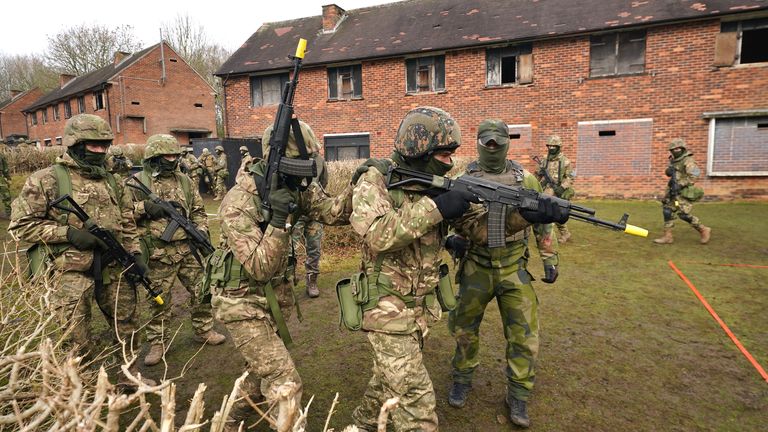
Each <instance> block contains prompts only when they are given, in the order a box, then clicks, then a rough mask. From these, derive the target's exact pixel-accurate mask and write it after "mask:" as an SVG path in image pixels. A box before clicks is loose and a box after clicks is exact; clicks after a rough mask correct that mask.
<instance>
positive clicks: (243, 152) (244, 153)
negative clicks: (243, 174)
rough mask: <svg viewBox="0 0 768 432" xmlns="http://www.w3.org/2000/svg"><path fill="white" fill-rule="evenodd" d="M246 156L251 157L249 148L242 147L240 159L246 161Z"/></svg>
mask: <svg viewBox="0 0 768 432" xmlns="http://www.w3.org/2000/svg"><path fill="white" fill-rule="evenodd" d="M246 156H250V154H249V153H248V147H246V146H240V157H241V158H242V160H245V158H246Z"/></svg>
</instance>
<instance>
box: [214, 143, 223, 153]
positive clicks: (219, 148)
mask: <svg viewBox="0 0 768 432" xmlns="http://www.w3.org/2000/svg"><path fill="white" fill-rule="evenodd" d="M214 150H216V151H217V152H222V153H224V147H222V146H220V145H217V146H216V148H214Z"/></svg>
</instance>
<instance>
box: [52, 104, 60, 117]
mask: <svg viewBox="0 0 768 432" xmlns="http://www.w3.org/2000/svg"><path fill="white" fill-rule="evenodd" d="M60 118H61V116H60V115H59V104H56V105H53V121H59V119H60Z"/></svg>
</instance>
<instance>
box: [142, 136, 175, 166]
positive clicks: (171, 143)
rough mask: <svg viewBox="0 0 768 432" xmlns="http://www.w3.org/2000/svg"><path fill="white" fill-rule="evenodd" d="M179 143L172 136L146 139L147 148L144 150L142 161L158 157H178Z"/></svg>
mask: <svg viewBox="0 0 768 432" xmlns="http://www.w3.org/2000/svg"><path fill="white" fill-rule="evenodd" d="M180 154H181V149H179V142H178V141H176V138H174V136H173V135H168V134H157V135H152V136H151V137H149V138H147V147H146V148H145V149H144V160H145V161H146V160H149V159H152V158H153V157H155V156H159V155H180Z"/></svg>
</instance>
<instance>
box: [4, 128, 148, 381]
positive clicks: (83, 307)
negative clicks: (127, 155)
mask: <svg viewBox="0 0 768 432" xmlns="http://www.w3.org/2000/svg"><path fill="white" fill-rule="evenodd" d="M113 139H114V135H113V134H112V130H111V129H110V128H109V125H108V124H107V122H106V121H104V120H103V119H102V118H101V117H98V116H95V115H92V114H79V115H76V116H73V117H72V118H70V119H69V120H68V121H67V124H66V126H65V127H64V136H63V139H62V143H63V144H64V145H65V146H66V147H67V151H66V153H65V154H64V155H62V156H60V157H59V158H57V159H56V162H55V163H54V165H53V166H52V167H49V168H45V169H42V170H40V171H37V172H35V173H33V174H32V175H31V176H29V177H28V178H27V181H26V182H25V183H24V187H23V188H22V190H21V192H20V194H19V197H18V198H17V199H16V200H15V201H14V202H13V206H12V207H13V211H12V213H11V223H10V226H9V227H8V230H9V232H10V233H11V235H13V237H14V238H15V239H16V240H24V241H28V242H31V243H33V244H34V245H33V247H32V248H31V249H32V250H31V251H30V252H29V253H36V252H40V253H41V254H43V255H44V257H43V260H42V263H41V265H40V268H39V269H33V270H39V271H40V272H47V273H46V275H47V276H50V277H51V279H52V280H56V281H58V283H57V284H55V285H54V287H55V288H54V290H53V292H52V293H51V297H50V306H51V308H52V312H53V313H54V314H55V315H56V318H57V319H58V322H59V325H60V327H61V329H62V330H63V331H64V334H65V335H68V340H69V342H70V343H72V344H74V346H75V348H76V349H79V350H81V351H85V352H87V351H89V350H91V349H93V348H94V346H93V345H92V344H93V341H94V339H93V337H92V336H91V332H90V320H91V300H92V299H94V298H95V299H96V301H97V303H98V304H99V307H100V308H101V310H102V312H103V313H104V315H105V318H106V319H107V323H108V325H109V326H111V327H112V331H113V334H114V335H115V336H118V337H120V338H121V339H122V340H125V341H133V347H132V348H134V349H136V348H138V346H139V345H138V342H139V337H138V334H135V335H133V334H132V333H134V332H135V331H136V330H137V328H138V325H137V322H138V308H137V304H136V299H137V297H140V296H137V295H136V292H135V291H134V290H132V289H130V288H129V286H128V284H127V283H125V282H124V280H122V283H120V284H119V285H118V281H119V280H121V279H120V274H121V272H122V271H123V269H122V268H120V267H119V266H118V265H117V264H116V263H110V264H109V265H108V266H107V267H106V268H104V269H99V268H93V267H94V266H93V264H94V255H95V254H100V253H102V252H103V251H104V249H105V248H106V245H105V244H104V243H103V242H102V241H101V240H99V238H97V237H96V236H94V235H93V234H91V233H90V232H88V230H87V229H86V228H85V226H84V225H83V222H81V221H80V220H79V219H78V218H77V217H76V216H75V215H72V214H69V213H67V212H63V211H60V210H58V209H55V208H53V207H51V206H50V205H49V204H50V203H51V202H52V201H54V200H55V199H57V198H60V197H61V196H63V195H64V194H68V195H70V196H72V197H73V198H74V199H75V200H76V201H77V203H78V204H79V205H80V206H81V207H82V208H83V209H84V210H85V211H86V212H87V213H88V214H89V215H90V216H91V218H93V220H94V221H95V222H96V223H97V224H98V225H99V226H101V227H103V228H105V229H108V230H110V231H112V232H113V233H114V234H115V236H116V237H117V239H118V240H120V241H121V242H122V244H123V246H124V247H125V248H126V249H127V250H128V251H129V252H132V253H134V254H137V255H138V254H140V247H139V241H138V235H137V232H136V223H135V222H134V219H133V205H132V203H131V198H130V195H129V194H128V193H126V191H125V190H124V187H123V185H122V184H121V183H120V182H117V181H115V178H114V177H113V176H112V174H110V173H109V172H108V171H107V170H106V168H105V165H104V162H105V159H106V156H107V149H108V148H109V146H110V145H111V144H112V140H113ZM138 261H139V263H138V264H137V265H139V266H142V267H145V265H144V264H143V263H142V262H141V260H140V259H139V260H138ZM98 262H99V260H97V263H98ZM97 267H98V265H97ZM96 272H99V273H100V274H99V276H102V277H103V279H102V277H96V278H95V277H94V275H95V274H97V273H96ZM102 281H103V283H102ZM110 315H112V316H110ZM113 317H114V319H113ZM130 370H131V372H136V370H137V365H136V362H133V363H132V364H131V365H130ZM124 380H125V378H121V381H124ZM145 381H147V382H148V383H150V382H149V380H145ZM124 385H125V386H131V384H130V383H129V382H124Z"/></svg>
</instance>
